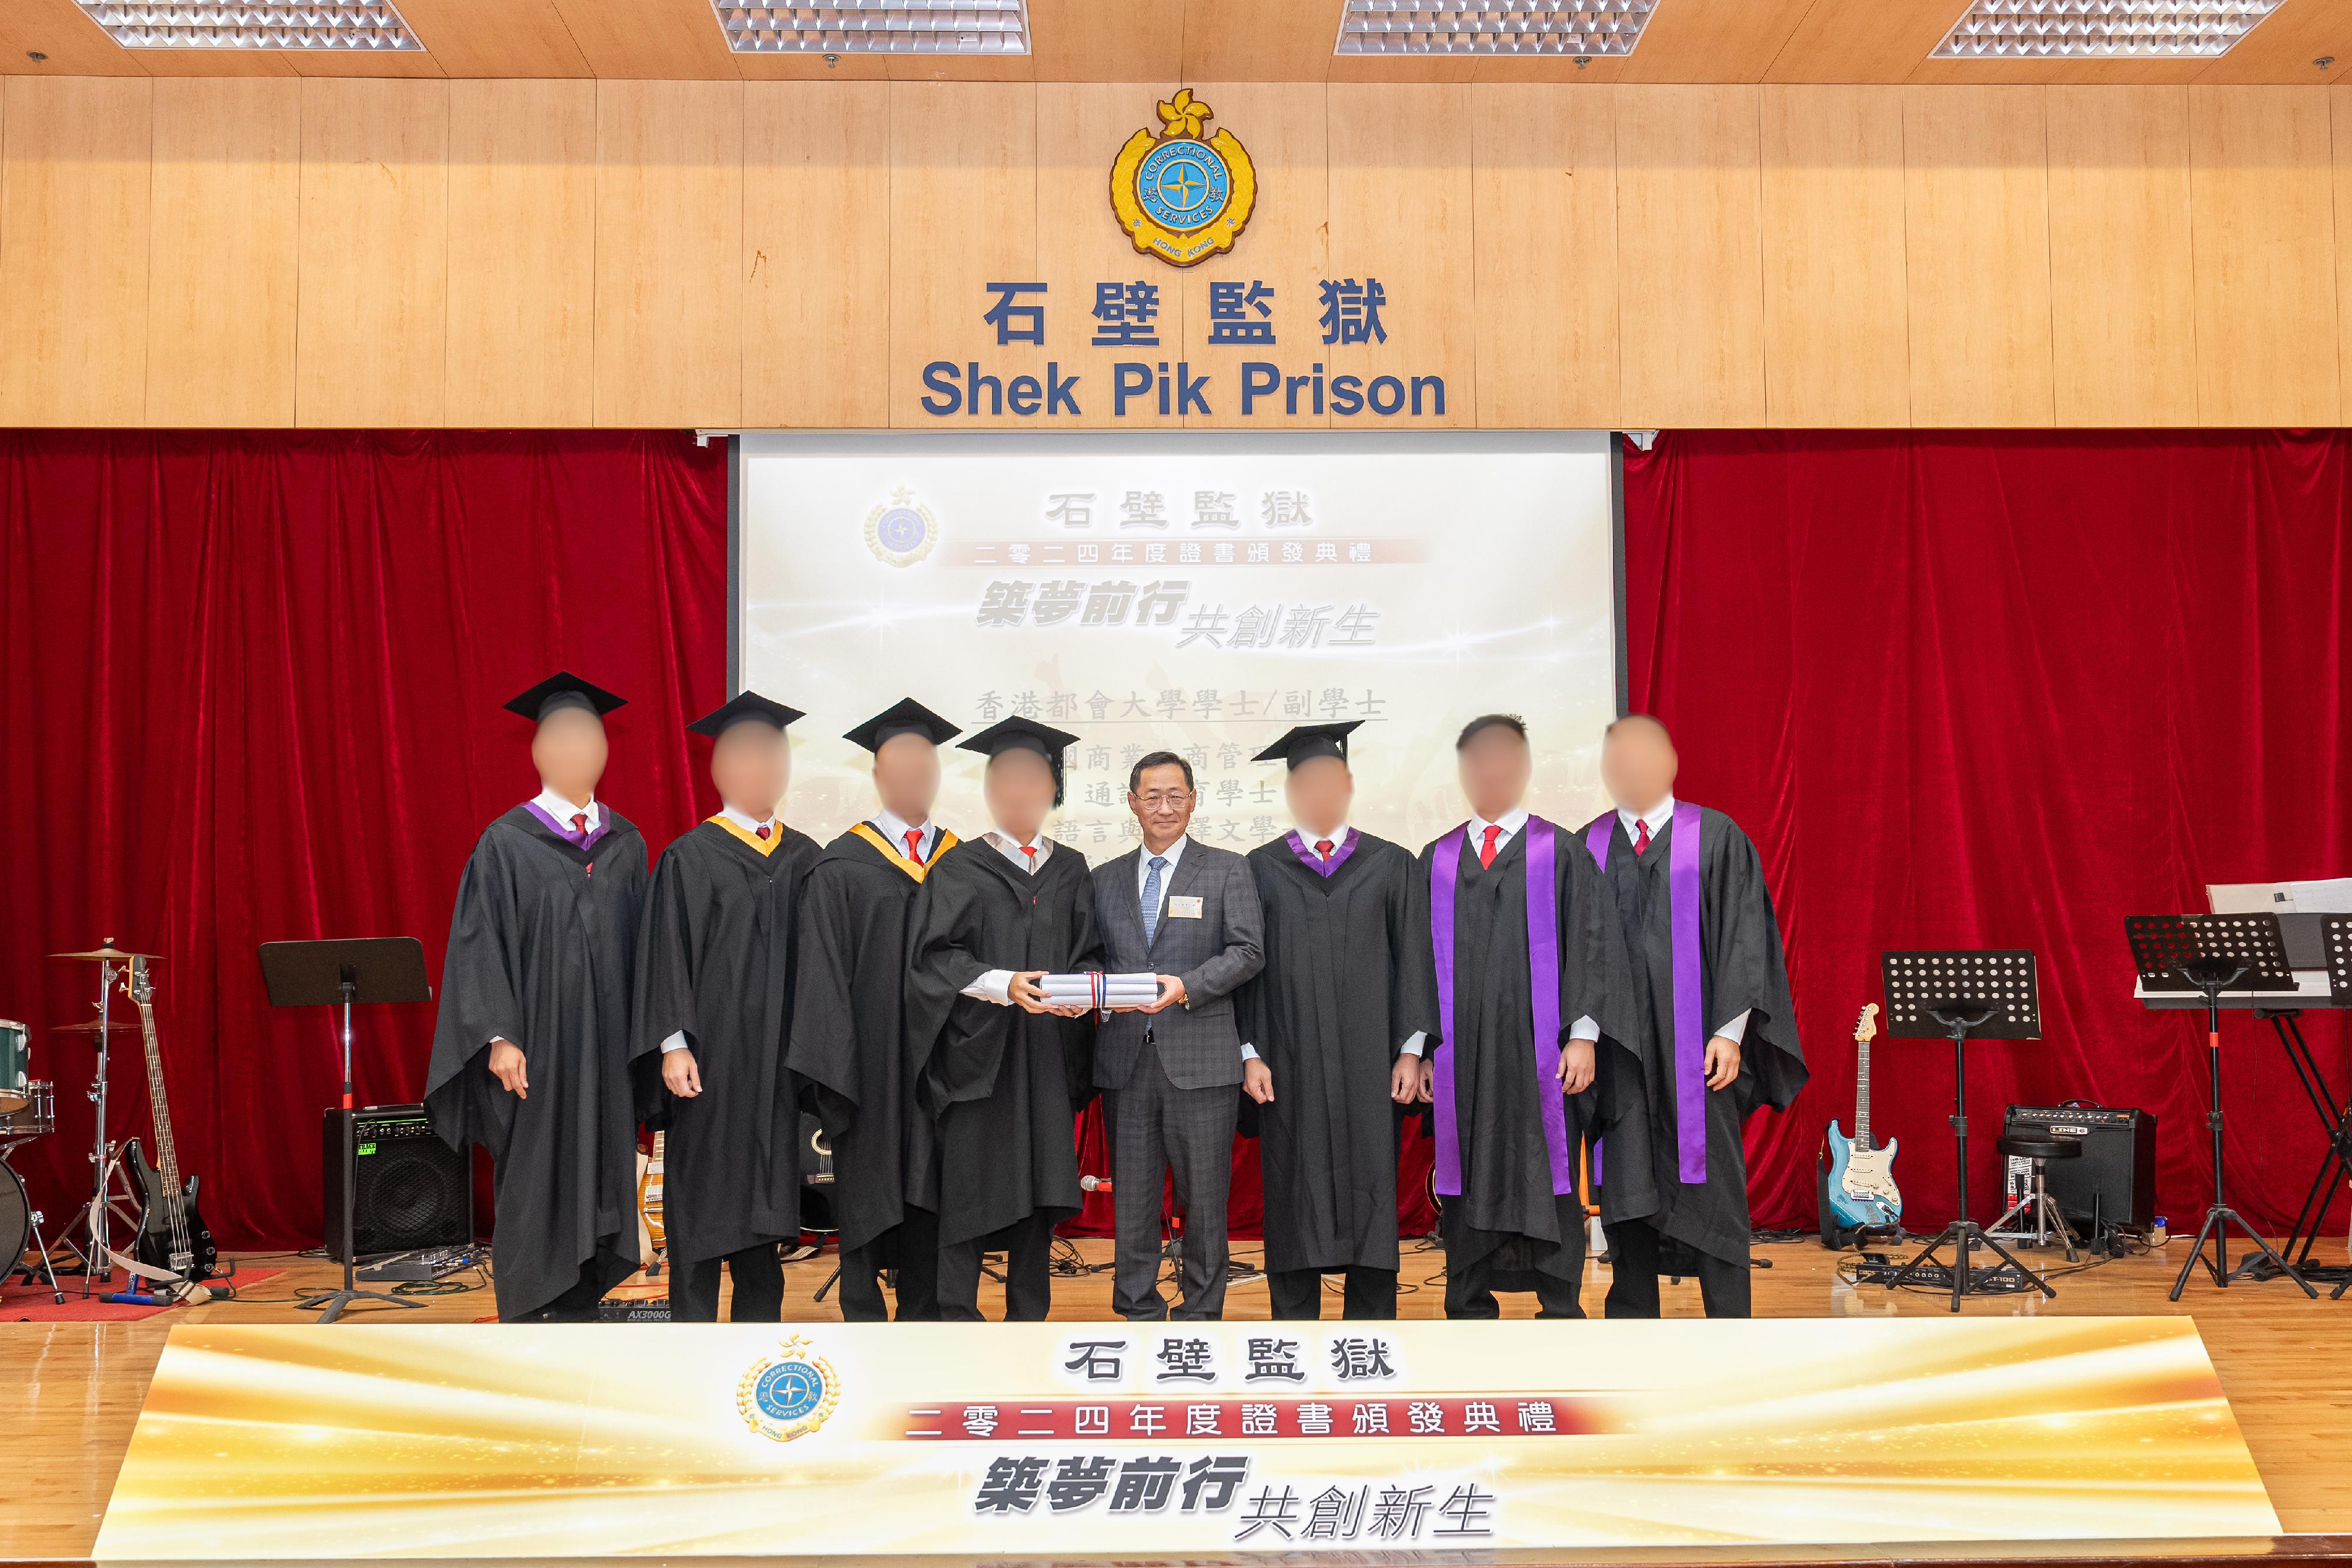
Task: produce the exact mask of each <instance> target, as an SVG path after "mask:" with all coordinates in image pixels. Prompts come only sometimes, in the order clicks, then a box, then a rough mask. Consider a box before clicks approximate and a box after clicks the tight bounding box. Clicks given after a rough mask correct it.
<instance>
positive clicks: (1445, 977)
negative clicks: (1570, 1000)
mask: <svg viewBox="0 0 2352 1568" xmlns="http://www.w3.org/2000/svg"><path fill="white" fill-rule="evenodd" d="M1521 831H1523V832H1525V833H1526V834H1527V839H1528V855H1527V879H1528V988H1529V989H1530V990H1531V991H1532V992H1533V993H1534V997H1535V1009H1534V1013H1535V1040H1536V1059H1535V1071H1536V1103H1538V1104H1539V1105H1541V1106H1542V1107H1543V1127H1544V1145H1545V1146H1546V1147H1547V1148H1548V1149H1549V1151H1550V1154H1551V1190H1552V1193H1553V1195H1554V1196H1555V1197H1557V1196H1559V1195H1560V1194H1562V1193H1570V1192H1573V1191H1575V1190H1576V1177H1575V1173H1574V1170H1573V1168H1572V1167H1571V1166H1570V1160H1569V1148H1568V1108H1567V1106H1566V1104H1565V1103H1563V1102H1562V1099H1561V1096H1560V1092H1559V904H1557V903H1556V902H1555V897H1556V892H1557V890H1556V889H1555V888H1554V886H1553V860H1552V856H1553V853H1554V844H1553V831H1552V825H1551V824H1550V823H1549V822H1547V821H1544V820H1543V819H1542V818H1541V817H1529V818H1528V825H1527V826H1526V827H1525V828H1524V829H1522V830H1521ZM1468 837H1469V824H1468V823H1466V822H1465V823H1464V824H1463V825H1462V826H1461V827H1458V828H1456V829H1454V831H1452V832H1450V833H1448V834H1446V835H1445V836H1444V838H1442V839H1440V840H1438V841H1437V852H1436V853H1435V854H1433V855H1432V856H1431V857H1430V867H1429V935H1430V940H1431V941H1432V942H1433V944H1434V945H1435V946H1436V948H1437V1017H1438V1020H1439V1021H1440V1022H1441V1023H1443V1024H1444V1027H1445V1040H1444V1047H1445V1049H1444V1050H1443V1051H1439V1052H1438V1053H1437V1061H1436V1065H1435V1068H1434V1069H1433V1077H1434V1079H1435V1084H1434V1088H1435V1090H1436V1094H1435V1099H1436V1117H1435V1121H1436V1123H1437V1129H1436V1131H1437V1191H1438V1196H1440V1197H1461V1196H1462V1142H1461V1137H1462V1134H1461V1128H1460V1126H1459V1124H1457V1123H1456V1121H1455V1119H1454V1040H1456V1039H1457V1038H1458V1034H1457V1031H1456V1030H1455V1029H1454V878H1455V877H1456V876H1457V875H1459V874H1460V871H1461V865H1462V846H1463V844H1464V842H1465V841H1466V840H1467V838H1468Z"/></svg>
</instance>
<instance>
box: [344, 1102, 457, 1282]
mask: <svg viewBox="0 0 2352 1568" xmlns="http://www.w3.org/2000/svg"><path fill="white" fill-rule="evenodd" d="M342 1114H343V1113H342V1112H341V1111H338V1110H334V1109H329V1110H328V1112H327V1113H326V1114H325V1115H324V1116H322V1117H321V1118H320V1126H319V1160H320V1168H321V1169H322V1170H323V1172H324V1173H325V1176H326V1180H325V1181H324V1182H323V1183H322V1184H321V1185H322V1186H324V1188H325V1191H326V1200H327V1204H326V1216H325V1225H326V1237H327V1256H328V1257H329V1258H330V1259H331V1260H333V1261H335V1262H338V1263H340V1262H341V1261H342V1260H343V1127H342V1123H341V1122H340V1121H339V1120H337V1118H338V1117H340V1116H341V1115H342ZM351 1115H352V1150H353V1157H352V1165H353V1166H354V1167H355V1168H356V1169H357V1170H358V1172H359V1181H358V1184H357V1185H356V1186H354V1187H353V1188H352V1245H353V1246H354V1247H355V1248H357V1249H358V1251H359V1255H360V1256H361V1257H362V1258H366V1257H369V1256H371V1255H373V1254H375V1253H379V1252H407V1251H412V1250H415V1249H420V1248H427V1247H466V1248H470V1247H472V1246H473V1244H474V1179H473V1161H472V1160H471V1159H470V1158H469V1157H468V1156H467V1155H466V1154H465V1153H464V1152H462V1151H460V1150H457V1149H453V1148H451V1147H450V1146H449V1145H446V1144H445V1143H443V1142H442V1141H441V1139H440V1137H439V1136H438V1135H437V1134H435V1132H434V1131H433V1124H432V1123H430V1122H428V1121H426V1120H425V1107H424V1106H422V1105H362V1106H361V1107H360V1108H359V1109H358V1110H356V1111H354V1112H352V1113H351Z"/></svg>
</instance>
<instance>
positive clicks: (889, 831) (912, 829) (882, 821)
mask: <svg viewBox="0 0 2352 1568" xmlns="http://www.w3.org/2000/svg"><path fill="white" fill-rule="evenodd" d="M874 831H876V832H878V833H880V834H881V835H882V836H883V837H884V838H885V839H887V840H888V841H890V847H891V848H892V849H894V850H897V851H898V852H899V853H900V854H901V855H903V854H905V853H906V852H907V835H908V833H919V834H921V835H922V836H921V837H920V838H919V839H918V840H917V842H918V843H919V844H921V845H922V849H923V863H924V864H925V865H929V864H930V863H931V857H932V856H933V855H934V854H936V853H938V852H939V847H940V825H939V824H938V823H937V822H934V821H931V820H930V819H929V818H928V817H926V818H924V819H923V820H922V821H919V822H909V821H907V820H905V819H904V818H902V817H899V816H898V815H896V814H895V813H893V812H892V811H890V810H888V809H887V808H885V809H884V810H881V811H879V812H877V814H876V815H875V818H874ZM1022 858H1023V859H1024V860H1025V859H1027V858H1028V857H1027V856H1025V855H1024V856H1023V857H1022Z"/></svg>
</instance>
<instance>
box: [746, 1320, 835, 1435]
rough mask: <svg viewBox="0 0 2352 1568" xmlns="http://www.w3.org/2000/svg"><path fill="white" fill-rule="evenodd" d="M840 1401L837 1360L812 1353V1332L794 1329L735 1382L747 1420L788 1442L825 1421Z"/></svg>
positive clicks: (760, 1430)
mask: <svg viewBox="0 0 2352 1568" xmlns="http://www.w3.org/2000/svg"><path fill="white" fill-rule="evenodd" d="M840 1403H841V1379H840V1378H839V1377H837V1376H835V1375H834V1370H833V1364H832V1363H831V1362H829V1361H827V1360H825V1359H824V1357H823V1356H821V1355H812V1354H809V1342H808V1336H807V1335H805V1334H794V1335H793V1336H792V1337H791V1338H790V1339H787V1340H785V1341H783V1342H782V1344H780V1345H779V1346H778V1347H777V1350H776V1354H773V1355H771V1356H767V1357H764V1358H762V1359H761V1360H759V1361H755V1362H753V1363H752V1364H751V1370H750V1371H748V1372H746V1373H744V1374H743V1375H742V1377H741V1379H740V1381H738V1382H737V1384H736V1385H735V1409H736V1411H737V1413H738V1414H740V1416H742V1417H743V1424H744V1425H745V1426H747V1427H751V1430H752V1431H754V1432H757V1433H758V1434H759V1435H760V1436H761V1437H766V1438H768V1439H769V1440H770V1441H772V1442H777V1443H789V1442H791V1441H792V1440H793V1438H794V1437H806V1436H808V1435H809V1434H810V1433H811V1432H814V1431H815V1430H816V1429H817V1428H818V1427H822V1426H824V1422H825V1417H826V1416H831V1415H832V1414H833V1407H834V1406H836V1405H838V1404H840Z"/></svg>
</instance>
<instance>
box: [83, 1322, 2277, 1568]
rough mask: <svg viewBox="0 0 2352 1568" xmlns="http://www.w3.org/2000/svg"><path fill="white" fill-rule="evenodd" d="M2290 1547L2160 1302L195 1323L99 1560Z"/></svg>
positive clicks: (2212, 1381) (142, 1422)
mask: <svg viewBox="0 0 2352 1568" xmlns="http://www.w3.org/2000/svg"><path fill="white" fill-rule="evenodd" d="M623 1340H625V1341H626V1343H622V1341H623ZM2278 1529H2279V1523H2278V1519H2277V1516H2276V1515H2275V1514H2274V1513H2273V1511H2272V1509H2271V1504H2270V1500H2269V1499H2268V1497H2267V1495H2266V1494H2265V1493H2264V1491H2263V1483H2262V1479H2261V1478H2260V1476H2259V1475H2258V1474H2257V1473H2256V1472H2255V1469H2254V1464H2253V1460H2252V1457H2251V1456H2250V1455H2249V1454H2248V1452H2247V1449H2246V1445H2245V1442H2244V1439H2243V1438H2242V1437H2241V1435H2240V1433H2239V1430H2238V1424H2237V1421H2236V1419H2235V1418H2234V1416H2232V1415H2231V1410H2230V1406H2229V1404H2228V1402H2227V1400H2226V1399H2224V1397H2223V1396H2222V1392H2221V1385H2220V1382H2219V1380H2218V1379H2217V1378H2216V1377H2215V1375H2214V1372H2213V1368H2212V1364H2211V1363H2210V1361H2209V1360H2208V1359H2207V1357H2206V1354H2205V1346H2204V1343H2203V1342H2202V1341H2201V1340H2200V1338H2199V1337H2198V1333H2197V1327H2196V1324H2195V1323H2194V1322H2192V1321H2191V1320H2189V1319H2187V1318H2157V1317H2145V1318H2055V1319H2032V1318H1959V1319H1953V1320H1946V1321H1933V1320H1927V1319H1909V1318H1886V1319H1869V1320H1856V1319H1782V1320H1759V1321H1755V1322H1581V1323H1553V1322H1524V1321H1522V1322H1496V1323H1487V1324H1483V1325H1479V1326H1477V1327H1475V1328H1471V1327H1467V1326H1465V1325H1462V1324H1448V1323H1444V1322H1324V1323H1274V1324H1268V1323H1163V1324H1132V1323H1087V1322H1046V1323H1018V1324H1013V1323H1007V1324H996V1323H990V1324H970V1325H966V1324H923V1323H893V1324H841V1323H795V1324H788V1325H776V1324H767V1325H759V1324H748V1323H747V1324H725V1325H716V1324H713V1325H699V1324H648V1325H642V1326H636V1327H631V1328H614V1327H596V1326H585V1325H583V1326H564V1325H536V1326H524V1325H513V1324H507V1325H498V1324H479V1325H477V1324H419V1325H407V1324H382V1325H377V1324H371V1325H369V1326H367V1327H365V1328H362V1329H359V1330H357V1331H354V1332H350V1333H320V1332H319V1331H318V1330H317V1329H316V1328H314V1327H310V1326H308V1325H304V1326H299V1327H283V1328H260V1327H242V1328H241V1327H229V1326H222V1327H215V1326H212V1325H198V1326H190V1327H183V1328H179V1329H176V1330H174V1331H173V1333H172V1336H171V1340H170V1343H169V1344H168V1345H167V1346H166V1348H165V1349H164V1352H163V1359H162V1362H161V1363H160V1364H159V1365H158V1366H157V1368H156V1371H155V1377H154V1382H153V1384H152V1386H151V1388H150V1389H149V1392H148V1396H147V1403H146V1406H145V1408H144V1409H143V1410H142V1413H141V1415H140V1417H139V1425H138V1428H137V1431H136V1433H135V1434H134V1435H133V1437H132V1439H131V1449H130V1453H129V1456H128V1457H127V1458H126V1459H125V1460H124V1463H123V1466H122V1470H121V1478H120V1479H119V1480H118V1481H117V1482H116V1486H115V1490H114V1495H113V1497H112V1499H111V1500H110V1502H109V1503H108V1505H107V1510H106V1516H105V1521H104V1524H103V1527H102V1528H101V1530H100V1534H99V1538H98V1543H97V1547H96V1550H95V1552H94V1555H95V1556H97V1557H99V1558H100V1559H109V1558H112V1559H134V1558H178V1559H203V1558H214V1559H219V1558H239V1559H247V1560H250V1559H257V1558H312V1559H319V1558H330V1557H331V1558H351V1557H355V1556H384V1557H436V1556H439V1557H484V1556H509V1557H541V1558H551V1557H567V1556H588V1557H612V1556H624V1555H637V1554H665V1555H779V1554H792V1555H808V1556H820V1555H821V1556H835V1557H870V1556H893V1555H917V1554H921V1555H930V1556H937V1557H949V1558H958V1559H971V1558H977V1557H982V1556H990V1555H1002V1554H1005V1553H1014V1554H1019V1555H1024V1556H1030V1557H1036V1558H1040V1559H1043V1558H1046V1557H1058V1556H1076V1555H1085V1554H1094V1555H1111V1556H1117V1557H1119V1558H1122V1559H1135V1560H1138V1561H1141V1560H1145V1559H1151V1560H1160V1559H1168V1558H1172V1557H1201V1556H1213V1555H1219V1554H1227V1553H1235V1552H1239V1553H1244V1554H1246V1553H1253V1552H1322V1551H1337V1552H1358V1553H1362V1552H1399V1551H1404V1552H1415V1551H1418V1552H1457V1551H1465V1550H1467V1551H1473V1552H1482V1553H1484V1552H1528V1551H1557V1550H1559V1549H1565V1548H1578V1549H1585V1548H1600V1547H1645V1546H1675V1547H1696V1546H1707V1547H1732V1548H1753V1547H1756V1546H1759V1545H1777V1544H1800V1543H1802V1544H1822V1545H1829V1544H1832V1543H1853V1542H1923V1541H1938V1542H1960V1541H1984V1540H1989V1539H2000V1540H2009V1541H2047V1540H2062V1539H2071V1540H2076V1541H2082V1540H2116V1539H2124V1538H2133V1537H2159V1536H2162V1537H2176V1538H2200V1539H2210V1538H2215V1537H2228V1536H2268V1535H2273V1534H2276V1533H2277V1532H2278Z"/></svg>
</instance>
